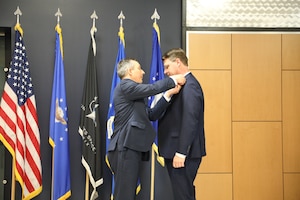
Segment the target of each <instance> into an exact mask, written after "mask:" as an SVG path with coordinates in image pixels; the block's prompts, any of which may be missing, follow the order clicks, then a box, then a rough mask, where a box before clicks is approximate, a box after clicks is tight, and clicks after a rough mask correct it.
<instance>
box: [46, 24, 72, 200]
mask: <svg viewBox="0 0 300 200" xmlns="http://www.w3.org/2000/svg"><path fill="white" fill-rule="evenodd" d="M55 30H56V47H55V67H54V78H53V86H52V98H51V108H50V130H49V143H50V145H51V146H52V148H53V151H52V157H53V158H52V198H51V199H52V200H57V199H67V198H69V197H70V196H71V181H70V158H69V133H68V110H67V100H66V89H65V78H64V77H65V75H64V63H63V48H62V47H63V44H62V41H63V40H62V30H61V28H60V26H59V24H58V25H57V26H56V27H55Z"/></svg>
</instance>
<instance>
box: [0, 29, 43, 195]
mask: <svg viewBox="0 0 300 200" xmlns="http://www.w3.org/2000/svg"><path fill="white" fill-rule="evenodd" d="M15 29H16V32H15V48H14V54H13V58H12V62H11V64H10V69H9V72H8V76H7V81H6V83H5V85H4V91H3V94H2V98H1V103H0V139H1V141H2V142H3V143H4V145H5V147H6V148H7V149H8V150H9V152H10V153H11V154H12V157H13V162H14V166H13V167H14V172H15V174H14V175H15V177H16V179H17V181H18V182H19V183H20V185H21V187H22V199H23V200H26V199H31V198H33V197H35V196H37V195H38V194H39V193H40V192H41V191H42V166H41V155H40V133H39V126H38V117H37V112H36V103H35V96H34V92H33V85H32V79H31V76H30V71H29V64H28V61H27V56H26V49H25V46H24V43H23V38H22V33H23V30H22V28H21V27H20V25H19V24H17V25H16V27H15Z"/></svg>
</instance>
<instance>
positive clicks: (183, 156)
mask: <svg viewBox="0 0 300 200" xmlns="http://www.w3.org/2000/svg"><path fill="white" fill-rule="evenodd" d="M175 156H178V157H180V158H185V157H186V155H184V154H181V153H177V152H176V153H175Z"/></svg>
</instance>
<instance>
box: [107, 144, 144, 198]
mask: <svg viewBox="0 0 300 200" xmlns="http://www.w3.org/2000/svg"><path fill="white" fill-rule="evenodd" d="M143 155H144V153H142V152H139V151H134V150H132V149H125V150H122V151H118V150H115V151H110V152H108V154H107V157H108V160H109V163H110V167H111V170H112V172H113V173H114V180H115V187H114V191H113V199H114V200H134V199H135V196H136V187H137V181H138V176H139V170H140V169H139V168H140V166H141V162H142V157H143Z"/></svg>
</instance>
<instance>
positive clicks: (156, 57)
mask: <svg viewBox="0 0 300 200" xmlns="http://www.w3.org/2000/svg"><path fill="white" fill-rule="evenodd" d="M164 76H165V75H164V65H163V61H162V54H161V47H160V31H159V27H158V25H157V23H156V22H154V23H153V29H152V61H151V68H150V81H149V82H150V83H154V82H155V81H158V80H160V79H163V78H164ZM161 97H162V93H161V94H158V95H155V96H152V97H149V101H148V103H149V106H150V107H153V106H155V104H156V102H157V101H158V100H159V99H160V98H161ZM152 124H153V127H154V129H155V130H156V131H157V130H158V121H154V122H152ZM158 150H159V149H158V143H157V137H156V138H155V141H154V143H153V145H152V152H151V166H150V171H151V175H150V178H149V179H150V192H149V193H150V198H151V199H156V200H165V199H169V200H172V199H174V197H173V191H172V185H171V181H170V177H169V174H168V171H167V168H166V167H165V164H164V158H163V157H160V156H159V151H158Z"/></svg>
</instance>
